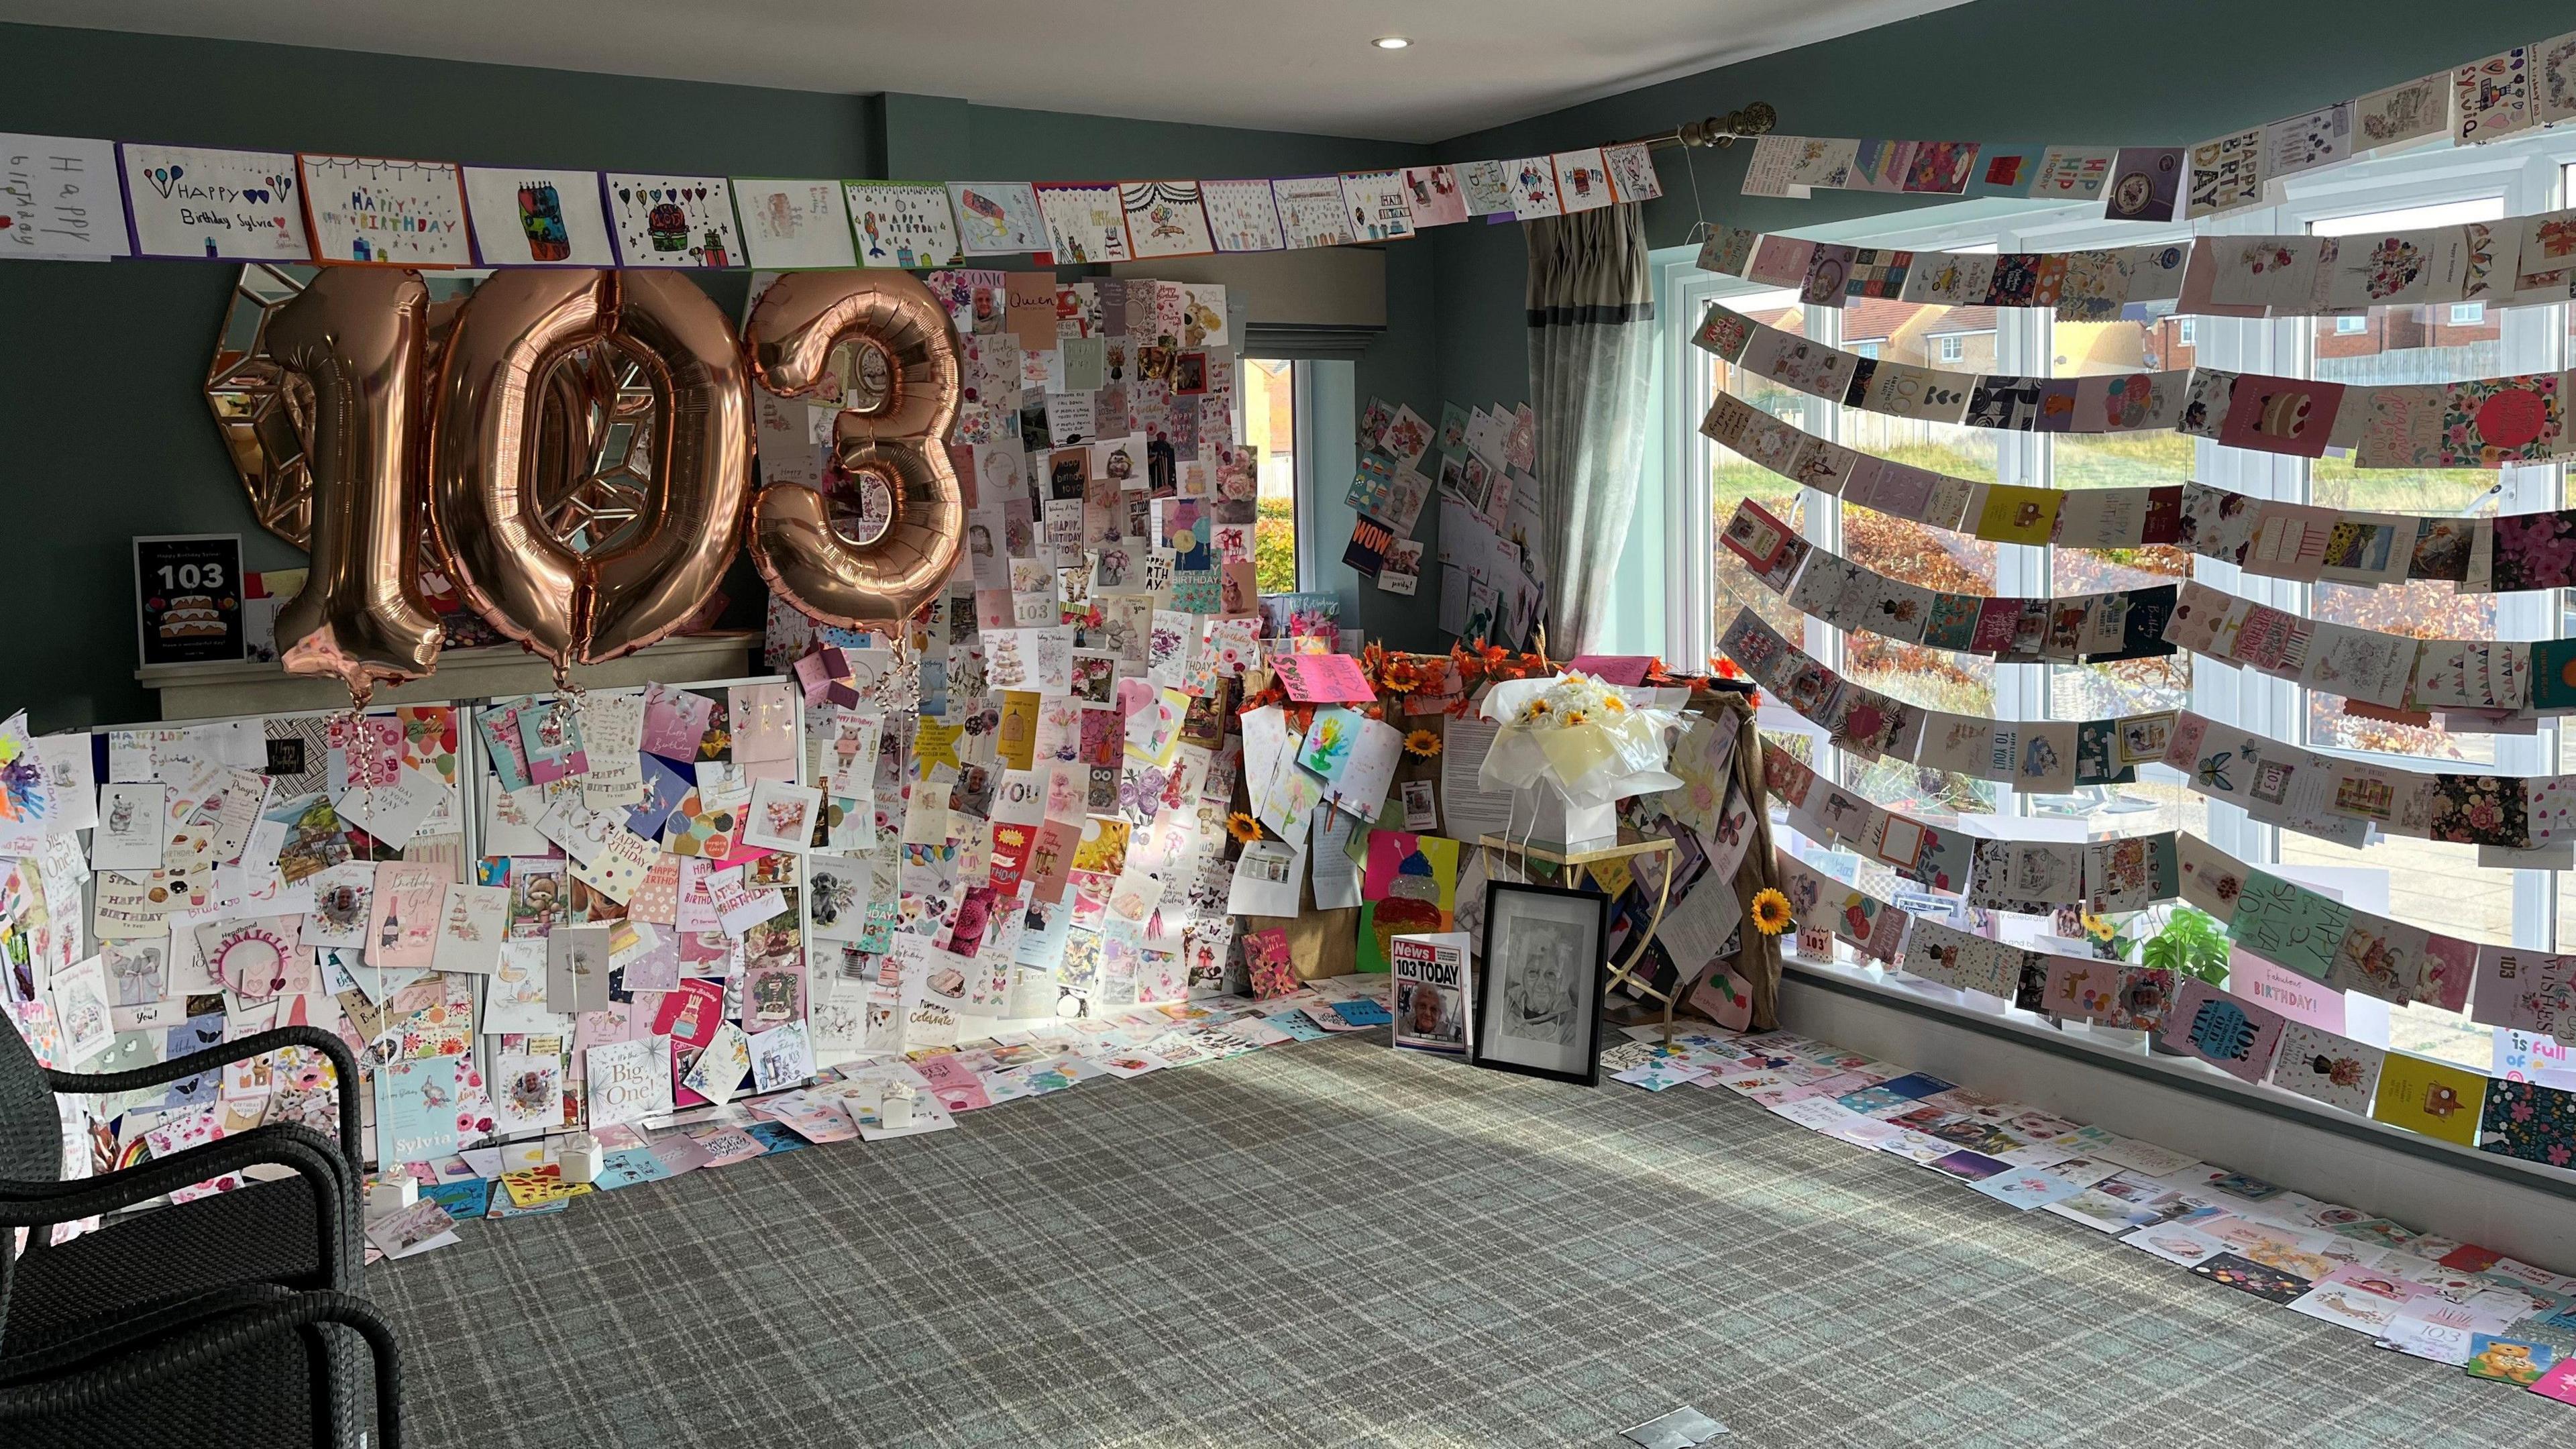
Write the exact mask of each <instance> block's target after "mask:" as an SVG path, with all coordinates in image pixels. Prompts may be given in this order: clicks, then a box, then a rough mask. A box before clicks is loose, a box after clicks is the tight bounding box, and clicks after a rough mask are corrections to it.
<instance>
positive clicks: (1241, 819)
mask: <svg viewBox="0 0 2576 1449" xmlns="http://www.w3.org/2000/svg"><path fill="white" fill-rule="evenodd" d="M1225 833H1226V834H1228V835H1231V836H1233V837H1234V838H1235V839H1237V840H1239V841H1242V842H1243V843H1244V844H1246V845H1250V844H1251V843H1252V842H1254V841H1256V840H1259V839H1260V838H1261V822H1260V821H1258V820H1255V819H1253V818H1252V817H1251V816H1249V815H1246V814H1244V813H1243V812H1242V811H1240V810H1237V811H1235V812H1234V813H1233V814H1231V815H1229V816H1227V817H1225Z"/></svg>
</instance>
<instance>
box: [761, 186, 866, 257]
mask: <svg viewBox="0 0 2576 1449" xmlns="http://www.w3.org/2000/svg"><path fill="white" fill-rule="evenodd" d="M732 187H733V201H734V215H735V217H736V219H737V220H739V221H740V222H741V224H742V241H743V248H744V250H745V252H746V253H747V254H748V260H749V263H750V265H752V266H755V267H758V268H760V269H761V270H763V271H781V272H785V271H796V270H800V269H808V270H810V269H814V268H831V267H843V268H846V267H852V266H856V265H858V257H857V253H856V252H855V251H854V250H853V249H852V247H851V244H850V216H849V213H848V211H847V210H845V209H844V207H843V205H842V202H841V183H840V182H838V181H835V180H822V179H816V180H804V181H792V180H779V179H774V178H770V177H764V176H737V177H734V178H733V179H732Z"/></svg>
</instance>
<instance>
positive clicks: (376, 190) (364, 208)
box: [295, 155, 474, 267]
mask: <svg viewBox="0 0 2576 1449" xmlns="http://www.w3.org/2000/svg"><path fill="white" fill-rule="evenodd" d="M295 164H296V167H297V170H298V172H299V174H301V175H302V177H303V179H304V218H305V221H306V223H307V224H308V225H309V226H310V228H311V231H312V237H313V260H315V261H317V262H323V263H332V262H340V263H346V264H350V265H355V266H378V267H470V266H472V265H474V243H473V242H472V240H471V239H470V236H469V233H468V232H467V230H466V224H465V187H464V185H463V182H462V178H461V177H460V176H459V174H458V168H457V167H455V166H454V165H452V164H450V163H448V162H445V161H386V160H379V159H377V158H374V157H369V156H313V155H298V156H297V157H296V158H295Z"/></svg>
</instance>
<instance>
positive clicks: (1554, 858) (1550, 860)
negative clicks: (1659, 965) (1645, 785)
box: [1477, 830, 1682, 1046]
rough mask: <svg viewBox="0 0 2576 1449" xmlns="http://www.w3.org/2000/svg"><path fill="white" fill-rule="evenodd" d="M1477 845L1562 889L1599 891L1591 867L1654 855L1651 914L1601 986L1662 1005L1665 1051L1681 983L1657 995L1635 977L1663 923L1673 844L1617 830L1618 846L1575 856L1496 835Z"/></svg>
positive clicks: (1670, 890) (1670, 1041) (1669, 892)
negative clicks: (1657, 882)
mask: <svg viewBox="0 0 2576 1449" xmlns="http://www.w3.org/2000/svg"><path fill="white" fill-rule="evenodd" d="M1477 843H1478V844H1479V845H1482V846H1483V847H1484V848H1485V849H1487V850H1491V851H1496V852H1499V853H1500V854H1502V855H1503V856H1505V857H1506V858H1509V859H1513V860H1517V861H1518V862H1519V863H1520V868H1521V870H1522V872H1523V873H1524V874H1527V873H1528V870H1529V866H1530V864H1531V863H1532V862H1536V863H1537V864H1540V865H1545V866H1549V867H1552V868H1553V871H1555V872H1561V873H1562V874H1563V877H1564V881H1563V883H1564V884H1565V885H1567V886H1569V887H1571V886H1574V885H1577V884H1580V883H1582V882H1583V881H1585V880H1587V879H1589V880H1590V881H1591V882H1592V884H1593V885H1594V886H1595V887H1596V888H1597V887H1599V886H1600V885H1601V882H1600V879H1599V877H1598V876H1595V875H1594V874H1593V867H1595V866H1599V865H1605V864H1608V863H1609V862H1611V861H1614V860H1618V861H1630V860H1635V859H1636V858H1637V857H1639V856H1645V855H1660V856H1662V857H1664V868H1663V874H1662V884H1661V886H1660V888H1659V889H1657V890H1656V892H1655V913H1654V915H1653V916H1651V917H1649V918H1648V919H1647V921H1646V928H1645V929H1644V930H1642V931H1639V932H1638V933H1637V934H1636V939H1634V940H1632V941H1630V942H1629V943H1628V950H1627V953H1626V954H1627V958H1628V959H1627V960H1626V961H1624V962H1621V961H1613V962H1611V963H1610V979H1609V980H1608V981H1607V982H1605V983H1603V985H1604V986H1605V988H1607V989H1614V990H1615V989H1617V988H1620V987H1623V986H1624V987H1626V988H1627V989H1628V990H1629V991H1631V992H1632V993H1635V994H1637V995H1641V996H1645V997H1650V998H1652V999H1653V1000H1655V1001H1657V1002H1660V1003H1662V1005H1663V1008H1664V1010H1663V1018H1662V1022H1661V1024H1662V1026H1663V1029H1664V1043H1663V1044H1664V1045H1666V1046H1671V1045H1672V1044H1673V1007H1674V1005H1675V1004H1676V1001H1677V998H1679V996H1680V995H1681V989H1682V981H1681V977H1680V975H1679V974H1678V973H1676V974H1675V976H1674V978H1673V984H1672V986H1671V988H1670V989H1659V988H1657V987H1655V986H1654V985H1652V984H1651V983H1649V982H1648V981H1647V980H1646V978H1645V977H1644V976H1642V975H1640V974H1639V972H1640V971H1642V970H1643V969H1644V967H1645V964H1646V947H1647V945H1648V943H1650V942H1652V941H1653V940H1654V939H1655V932H1656V930H1657V929H1658V928H1660V927H1661V926H1662V925H1663V923H1664V905H1665V903H1666V902H1667V901H1669V900H1671V899H1672V894H1673V868H1674V866H1675V865H1677V864H1678V862H1677V861H1676V860H1675V859H1674V858H1673V857H1674V855H1675V854H1676V852H1677V851H1678V850H1679V847H1678V846H1676V845H1675V844H1674V843H1673V841H1672V839H1671V838H1670V837H1669V836H1662V835H1656V836H1646V835H1640V834H1638V833H1637V832H1635V831H1633V830H1621V831H1620V832H1619V843H1618V844H1616V845H1604V846H1599V847H1596V848H1594V849H1591V850H1577V851H1572V852H1565V851H1555V850H1550V849H1548V848H1547V847H1545V846H1542V845H1531V844H1529V843H1528V842H1527V841H1522V842H1520V843H1518V844H1515V843H1513V841H1512V840H1511V839H1510V837H1508V836H1502V835H1487V836H1484V837H1482V838H1480V839H1479V840H1478V841H1477ZM1604 894H1607V892H1606V890H1605V891H1604Z"/></svg>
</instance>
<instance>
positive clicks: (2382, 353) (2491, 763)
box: [2266, 194, 2554, 1071]
mask: <svg viewBox="0 0 2576 1449" xmlns="http://www.w3.org/2000/svg"><path fill="white" fill-rule="evenodd" d="M2521 209H2523V208H2521V207H2518V206H2509V205H2508V204H2507V201H2506V198H2505V197H2504V196H2503V195H2501V194H2498V195H2490V196H2485V197H2479V198H2475V199H2466V200H2459V201H2447V202H2441V203H2437V204H2434V205H2428V206H2398V207H2389V208H2385V209H2380V210H2374V211H2369V212H2364V213H2361V214H2359V215H2345V216H2336V217H2331V218H2321V219H2318V220H2316V221H2314V222H2313V223H2311V225H2310V229H2311V230H2313V231H2314V232H2316V233H2318V234H2320V235H2329V236H2349V235H2353V234H2356V233H2363V232H2376V231H2382V230H2402V229H2408V228H2418V227H2434V226H2452V225H2457V224H2459V223H2462V222H2471V221H2493V220H2495V219H2497V218H2499V217H2502V216H2505V215H2508V214H2510V213H2511V212H2513V211H2517V210H2521ZM2532 209H2539V208H2532ZM2284 229H2285V230H2286V229H2287V228H2284ZM2453 310H2455V309H2452V308H2449V307H2447V306H2445V307H2432V306H2421V305H2395V306H2379V307H2374V308H2372V309H2371V311H2370V314H2369V315H2368V316H2366V317H2338V318H2335V319H2334V324H2335V325H2334V327H2333V329H2332V330H2331V331H2328V330H2326V329H2325V328H2323V327H2313V328H2309V329H2300V330H2301V331H2303V332H2304V334H2305V336H2304V340H2305V341H2306V342H2307V344H2308V345H2307V346H2306V348H2305V349H2304V351H2305V353H2306V360H2307V370H2308V375H2309V376H2312V377H2320V378H2326V379H2330V380H2332V381H2336V382H2349V383H2416V382H2441V381H2449V380H2452V379H2456V378H2472V377H2493V376H2496V375H2498V374H2502V373H2509V372H2514V371H2518V370H2520V368H2519V366H2518V365H2517V363H2516V360H2515V358H2514V357H2513V356H2512V355H2511V354H2510V353H2509V352H2508V350H2507V348H2506V347H2505V344H2504V342H2503V340H2502V338H2501V336H2497V337H2488V338H2483V339H2476V340H2468V339H2458V338H2455V337H2452V336H2448V335H2445V334H2443V333H2441V332H2439V331H2437V330H2436V329H2435V328H2433V327H2432V326H2431V325H2429V324H2430V323H2431V322H2432V321H2433V320H2434V317H2435V315H2436V314H2437V313H2439V314H2443V315H2447V314H2449V313H2450V312H2452V311H2453ZM2356 333H2362V334H2368V335H2367V336H2366V338H2365V340H2363V341H2362V342H2360V343H2358V344H2355V343H2352V342H2347V341H2343V340H2342V339H2345V338H2349V337H2352V336H2353V335H2355V334H2356ZM2306 472H2307V475H2308V476H2307V494H2308V501H2309V502H2312V503H2318V504H2324V505H2326V506H2328V507H2334V508H2357V509H2381V510H2386V511H2390V512H2397V513H2412V514H2434V515H2441V514H2453V515H2467V514H2479V513H2493V512H2495V511H2497V508H2498V505H2499V503H2500V502H2501V495H2500V493H2499V492H2498V483H2499V475H2498V474H2497V473H2495V472H2492V471H2488V470H2484V469H2475V468H2445V469H2429V468H2428V469H2421V470H2407V469H2387V468H2371V469H2362V468H2355V467H2353V466H2352V465H2351V463H2350V461H2349V460H2347V459H2344V458H2337V457H2326V458H2320V459H2317V460H2316V461H2315V462H2313V463H2311V464H2309V465H2307V468H2306ZM2548 506H2554V505H2552V504H2548V503H2528V504H2518V505H2516V510H2517V511H2519V510H2520V509H2521V508H2524V507H2531V508H2539V507H2548ZM2305 592H2306V594H2307V601H2306V602H2307V607H2306V611H2305V612H2306V613H2307V614H2308V616H2309V617H2311V618H2315V619H2320V620H2327V621H2331V622H2334V623H2338V624H2350V625H2354V626H2356V627H2360V628H2366V629H2375V630H2378V631H2380V632H2382V633H2390V634H2412V635H2415V636H2417V637H2419V638H2459V639H2492V638H2515V637H2523V638H2527V637H2530V636H2531V635H2533V634H2535V633H2538V632H2542V631H2541V630H2540V629H2538V628H2535V627H2531V626H2532V625H2535V624H2537V623H2539V622H2540V620H2539V616H2540V615H2541V614H2544V613H2545V612H2546V606H2545V604H2542V603H2540V602H2538V601H2537V600H2535V599H2534V598H2532V597H2530V596H2512V595H2494V594H2483V595H2481V594H2463V593H2460V592H2458V591H2457V590H2456V589H2454V588H2453V587H2452V586H2451V585H2449V584H2446V583H2431V582H2419V583H2410V584H2404V585H2400V586H2397V587H2382V588H2378V589H2361V588H2353V587H2350V586H2347V585H2343V584H2334V583H2318V584H2315V585H2312V586H2310V587H2309V588H2308V589H2307V590H2306V591H2305ZM2517 616H2524V617H2520V618H2518V617H2517ZM2266 687H2273V688H2277V689H2279V690H2284V691H2290V692H2294V693H2295V694H2298V695H2304V697H2305V700H2304V704H2305V707H2304V708H2303V709H2302V710H2300V711H2299V714H2300V715H2301V716H2303V717H2304V719H2305V723H2306V734H2307V743H2308V744H2309V745H2311V746H2313V747H2315V748H2318V749H2331V750H2339V751H2350V752H2354V753H2384V754H2394V755H2407V756H2416V757H2422V758H2427V759H2430V760H2437V761H2450V762H2456V763H2455V764H2452V765H2448V766H2435V768H2458V767H2460V766H2461V765H2465V766H2467V767H2470V768H2473V769H2476V768H2494V769H2497V770H2500V771H2503V772H2505V773H2509V774H2517V775H2537V774H2547V773H2549V772H2548V770H2547V768H2546V767H2545V766H2544V765H2543V764H2542V763H2541V762H2540V759H2539V752H2538V751H2537V750H2536V749H2534V748H2533V746H2534V745H2536V744H2537V743H2538V742H2537V741H2536V740H2533V741H2516V742H2514V743H2515V745H2516V746H2517V747H2518V748H2516V749H2512V750H2507V749H2502V748H2500V746H2501V745H2502V744H2504V740H2503V739H2502V738H2501V737H2499V736H2496V735H2482V734H2468V733H2453V732H2451V731H2449V730H2445V729H2441V728H2416V727H2412V726H2406V725H2390V724H2382V723H2377V722H2373V721H2369V720H2364V719H2360V718H2357V717H2355V716H2352V715H2349V714H2346V713H2344V710H2343V701H2342V700H2341V699H2340V698H2338V697H2336V696H2334V695H2330V694H2324V693H2320V692H2317V691H2314V690H2301V689H2299V687H2298V686H2296V685H2283V684H2280V683H2279V682H2278V681H2274V682H2272V684H2271V685H2267V686H2266ZM2277 851H2278V858H2279V860H2280V861H2281V863H2282V864H2283V865H2285V866H2303V867H2310V868H2321V869H2325V870H2332V871H2335V872H2337V873H2338V874H2339V875H2340V876H2341V877H2342V878H2343V879H2344V881H2345V883H2346V889H2347V890H2348V891H2350V892H2352V894H2350V895H2348V896H2347V899H2350V900H2351V901H2352V902H2353V904H2355V905H2358V906H2362V907H2364V908H2366V909H2370V910H2374V911H2379V912H2382V913H2384V914H2387V915H2391V916H2394V917H2396V918H2397V919H2399V920H2403V921H2412V922H2414V923H2416V924H2418V925H2424V926H2430V927H2434V928H2436V929H2440V930H2443V931H2446V932H2448V933H2451V934H2454V935H2462V936H2468V937H2471V938H2473V939H2477V940H2483V941H2518V940H2521V939H2522V933H2523V932H2524V931H2525V930H2529V931H2533V932H2542V933H2543V934H2540V935H2538V936H2537V938H2536V939H2535V940H2534V941H2533V942H2532V944H2537V943H2538V941H2540V940H2546V939H2547V936H2546V934H2545V930H2546V926H2547V922H2546V921H2545V920H2542V919H2541V916H2542V915H2543V914H2544V913H2545V912H2546V902H2545V898H2544V897H2545V893H2544V892H2542V891H2540V890H2539V889H2537V888H2536V886H2528V885H2526V884H2524V883H2523V881H2522V880H2521V877H2523V876H2525V875H2529V876H2530V877H2531V880H2532V881H2534V882H2536V881H2537V880H2538V879H2539V878H2540V877H2539V876H2538V874H2537V873H2536V872H2529V873H2527V872H2517V871H2506V870H2489V869H2482V868H2481V867H2480V865H2479V862H2478V851H2477V849H2476V848H2475V847H2472V846H2466V845H2449V844H2443V843H2441V842H2437V841H2430V840H2417V839H2413V838H2410V837H2406V836H2385V837H2382V838H2381V839H2380V840H2379V841H2378V842H2377V843H2375V844H2372V845H2369V846H2366V847H2363V848H2360V849H2351V848H2347V847H2343V846H2338V845H2333V844H2329V843H2327V842H2325V841H2322V840H2318V839H2316V838H2315V837H2313V836H2309V835H2305V834H2300V833H2297V832H2293V831H2287V830H2284V831H2280V832H2278V846H2277ZM2311 883H2314V884H2331V882H2330V881H2328V880H2317V881H2312V882H2311ZM2524 894H2529V895H2530V896H2532V897H2533V900H2532V905H2531V909H2530V911H2529V913H2528V919H2527V920H2526V919H2522V918H2523V917H2524V916H2525V912H2524V911H2522V910H2519V909H2518V908H2517V898H2518V897H2519V896H2522V895H2524ZM2370 1009H2372V1010H2378V1009H2379V1008H2377V1007H2375V1006H2374V1007H2372V1008H2370ZM2386 1015H2387V1020H2388V1026H2387V1031H2388V1040H2389V1043H2390V1044H2391V1045H2393V1046H2396V1047H2398V1048H2401V1049H2403V1050H2406V1051H2411V1052H2416V1053H2418V1054H2421V1055H2425V1056H2435V1057H2441V1058H2444V1059H2446V1060H2450V1061H2456V1062H2460V1063H2463V1064H2465V1065H2468V1066H2474V1067H2477V1068H2478V1069H2480V1070H2481V1071H2483V1070H2485V1069H2486V1068H2487V1067H2488V1066H2489V1064H2490V1062H2491V1059H2492V1041H2493V1033H2492V1032H2491V1031H2490V1030H2489V1029H2488V1028H2486V1027H2483V1026H2479V1025H2476V1024H2474V1023H2472V1022H2470V1021H2469V1020H2468V1019H2467V1018H2465V1017H2462V1016H2458V1015H2455V1014H2453V1013H2450V1012H2445V1011H2442V1010H2439V1009H2438V1008H2435V1007H2430V1006H2420V1005H2418V1006H2405V1007H2396V1008H2389V1009H2387V1011H2386Z"/></svg>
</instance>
